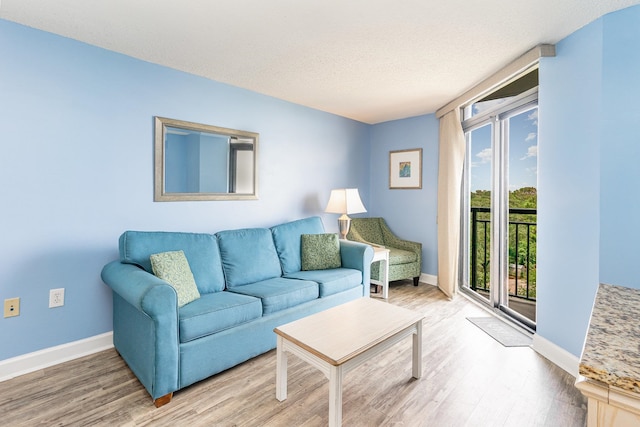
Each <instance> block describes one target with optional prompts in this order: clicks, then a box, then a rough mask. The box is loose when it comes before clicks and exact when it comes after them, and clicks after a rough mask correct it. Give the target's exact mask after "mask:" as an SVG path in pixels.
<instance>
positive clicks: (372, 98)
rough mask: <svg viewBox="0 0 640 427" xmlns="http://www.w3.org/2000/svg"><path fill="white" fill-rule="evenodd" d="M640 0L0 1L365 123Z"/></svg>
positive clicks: (36, 17)
mask: <svg viewBox="0 0 640 427" xmlns="http://www.w3.org/2000/svg"><path fill="white" fill-rule="evenodd" d="M638 3H640V0H530V1H527V2H524V1H514V0H444V1H432V0H180V1H176V0H172V1H168V0H91V1H90V0H56V1H51V0H0V18H3V19H6V20H9V21H14V22H17V23H20V24H24V25H27V26H30V27H34V28H38V29H41V30H44V31H49V32H52V33H56V34H59V35H62V36H66V37H70V38H72V39H76V40H80V41H83V42H86V43H89V44H92V45H96V46H100V47H103V48H106V49H109V50H113V51H116V52H120V53H124V54H126V55H130V56H133V57H135V58H139V59H142V60H145V61H149V62H153V63H156V64H161V65H165V66H167V67H171V68H175V69H178V70H182V71H186V72H189V73H193V74H196V75H200V76H204V77H207V78H211V79H213V80H217V81H220V82H225V83H229V84H231V85H235V86H239V87H242V88H246V89H250V90H253V91H256V92H260V93H263V94H267V95H271V96H274V97H277V98H280V99H285V100H288V101H292V102H295V103H298V104H302V105H306V106H309V107H313V108H316V109H319V110H323V111H328V112H331V113H335V114H339V115H341V116H345V117H349V118H353V119H356V120H360V121H362V122H365V123H379V122H384V121H387V120H393V119H399V118H404V117H411V116H416V115H420V114H425V113H432V112H434V111H435V110H436V109H437V108H439V107H441V106H443V105H444V104H446V103H447V102H449V101H451V100H452V99H453V98H455V97H456V96H458V95H460V94H461V93H463V92H465V91H466V90H467V89H469V88H471V87H472V86H474V85H475V84H477V83H478V82H480V81H482V80H483V79H485V78H486V77H487V76H489V75H491V74H492V73H494V72H495V71H496V70H498V69H500V68H501V67H503V66H504V65H506V64H507V63H509V62H511V61H512V60H513V59H515V58H517V57H518V56H520V55H521V54H523V53H524V52H526V51H528V50H529V49H531V48H533V47H534V46H536V45H538V44H541V43H551V44H554V43H556V42H558V41H559V40H561V39H562V38H564V37H565V36H567V35H569V34H571V33H572V32H574V31H575V30H577V29H579V28H580V27H583V26H584V25H586V24H588V23H589V22H591V21H593V20H595V19H597V18H598V17H600V16H602V15H604V14H606V13H607V12H611V11H614V10H618V9H622V8H624V7H627V6H630V5H634V4H638Z"/></svg>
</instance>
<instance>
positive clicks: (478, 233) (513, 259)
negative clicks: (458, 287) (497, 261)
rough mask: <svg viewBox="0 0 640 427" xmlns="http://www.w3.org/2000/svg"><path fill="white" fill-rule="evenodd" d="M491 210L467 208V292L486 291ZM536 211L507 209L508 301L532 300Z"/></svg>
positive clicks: (534, 295) (489, 274)
mask: <svg viewBox="0 0 640 427" xmlns="http://www.w3.org/2000/svg"><path fill="white" fill-rule="evenodd" d="M490 216H491V209H490V208H471V267H472V268H471V283H470V285H471V289H472V290H474V291H487V292H488V291H489V289H490V282H491V280H490V277H491V272H490V261H491V260H490V253H491V251H490V248H491V221H490ZM536 216H537V210H536V209H525V208H513V209H509V251H508V252H509V264H508V265H509V272H508V278H509V297H514V298H520V299H524V300H529V301H535V300H536V237H537V224H536Z"/></svg>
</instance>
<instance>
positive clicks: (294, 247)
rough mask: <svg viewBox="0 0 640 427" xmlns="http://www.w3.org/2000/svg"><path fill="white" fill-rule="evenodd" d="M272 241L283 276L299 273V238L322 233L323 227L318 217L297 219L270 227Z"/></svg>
mask: <svg viewBox="0 0 640 427" xmlns="http://www.w3.org/2000/svg"><path fill="white" fill-rule="evenodd" d="M271 232H272V233H273V241H274V243H275V246H276V251H278V256H279V257H280V264H282V272H283V273H284V274H287V273H292V272H294V271H300V269H301V268H302V267H301V266H302V261H301V258H300V236H302V235H303V234H320V233H324V225H322V220H321V219H320V217H317V216H314V217H310V218H304V219H299V220H297V221H291V222H287V223H285V224H280V225H276V226H274V227H271Z"/></svg>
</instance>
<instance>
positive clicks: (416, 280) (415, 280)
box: [413, 276, 420, 286]
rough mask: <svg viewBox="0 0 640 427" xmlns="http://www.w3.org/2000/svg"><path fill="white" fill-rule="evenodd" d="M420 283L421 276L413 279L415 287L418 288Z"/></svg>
mask: <svg viewBox="0 0 640 427" xmlns="http://www.w3.org/2000/svg"><path fill="white" fill-rule="evenodd" d="M418 283H420V276H418V277H414V278H413V286H418Z"/></svg>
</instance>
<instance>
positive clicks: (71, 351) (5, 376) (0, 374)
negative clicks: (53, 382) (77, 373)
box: [0, 332, 113, 382]
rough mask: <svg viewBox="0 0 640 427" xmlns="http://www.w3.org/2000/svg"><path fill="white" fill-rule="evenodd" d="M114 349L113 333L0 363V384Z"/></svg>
mask: <svg viewBox="0 0 640 427" xmlns="http://www.w3.org/2000/svg"><path fill="white" fill-rule="evenodd" d="M112 347H113V332H107V333H104V334H100V335H96V336H93V337H89V338H85V339H82V340H79V341H73V342H70V343H67V344H62V345H58V346H55V347H50V348H45V349H44V350H39V351H35V352H33V353H27V354H23V355H22V356H17V357H13V358H11V359H5V360H2V361H0V382H1V381H6V380H9V379H11V378H15V377H18V376H20V375H24V374H28V373H30V372H34V371H37V370H40V369H44V368H48V367H49V366H53V365H57V364H59V363H63V362H67V361H69V360H73V359H77V358H79V357H83V356H87V355H89V354H93V353H97V352H99V351H102V350H107V349H109V348H112Z"/></svg>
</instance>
